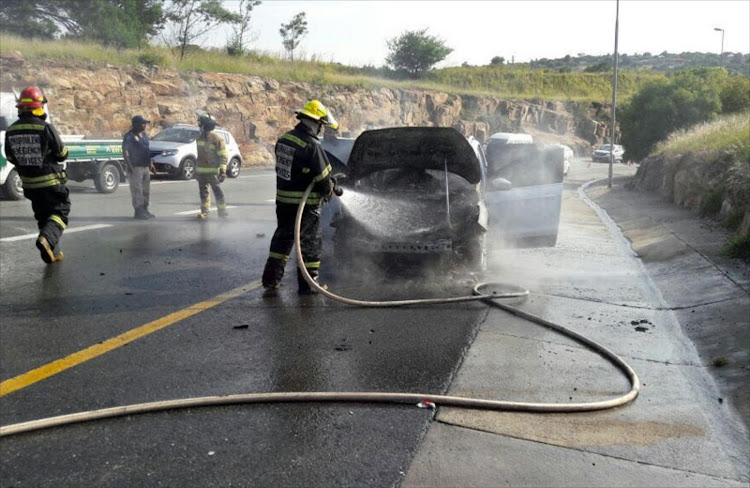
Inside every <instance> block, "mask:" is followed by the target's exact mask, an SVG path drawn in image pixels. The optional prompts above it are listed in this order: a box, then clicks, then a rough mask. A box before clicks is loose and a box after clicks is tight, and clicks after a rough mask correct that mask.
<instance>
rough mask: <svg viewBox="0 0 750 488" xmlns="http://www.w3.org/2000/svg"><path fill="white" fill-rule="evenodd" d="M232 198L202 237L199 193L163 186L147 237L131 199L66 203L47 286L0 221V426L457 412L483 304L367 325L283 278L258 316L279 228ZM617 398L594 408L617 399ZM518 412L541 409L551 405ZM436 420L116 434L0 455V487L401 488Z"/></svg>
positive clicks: (223, 423)
mask: <svg viewBox="0 0 750 488" xmlns="http://www.w3.org/2000/svg"><path fill="white" fill-rule="evenodd" d="M633 171H634V169H633V168H628V167H625V166H621V165H620V166H618V167H617V172H618V173H628V172H630V173H632V172H633ZM606 173H607V166H606V165H604V164H601V165H597V164H596V163H594V164H589V163H588V162H587V161H580V160H578V161H576V162H574V164H573V167H572V168H571V174H570V176H569V179H572V180H575V181H576V183H571V184H568V185H566V187H568V188H569V190H570V192H574V190H575V188H576V187H577V185H578V184H579V183H580V182H582V181H586V180H590V179H596V178H600V177H603V176H606ZM224 189H225V192H226V194H227V201H228V203H229V206H230V207H229V212H230V218H229V219H227V220H219V219H217V218H216V217H215V214H214V215H212V217H213V218H212V219H210V220H209V221H207V222H200V221H198V220H197V219H196V218H195V212H197V208H198V204H199V201H198V191H197V188H196V184H195V182H172V181H163V182H161V181H160V182H156V183H155V184H154V185H153V186H152V205H151V211H152V212H154V213H155V214H156V215H157V219H155V220H152V221H145V222H144V221H138V220H134V219H133V218H132V207H131V206H130V197H129V192H128V189H127V187H121V188H120V189H119V190H118V191H117V192H116V193H114V194H111V195H102V194H98V193H96V192H95V191H94V190H93V186H89V185H87V184H80V185H75V184H74V185H71V199H72V204H73V211H72V217H71V225H70V229H69V231H68V232H67V233H66V234H65V236H64V238H63V244H62V249H63V250H64V252H65V259H64V260H63V262H61V263H59V264H56V265H54V266H46V265H44V264H43V263H42V262H41V260H40V259H39V257H38V252H37V251H36V249H35V247H34V246H33V239H34V238H33V236H34V234H35V227H36V226H35V222H34V221H33V218H32V213H31V209H30V205H29V203H28V202H27V201H20V202H10V201H3V202H1V203H0V224H1V225H0V246H1V252H0V291H1V293H0V307H1V309H2V322H1V323H0V339H1V341H0V370H1V373H0V377H1V379H2V380H3V388H4V390H3V391H2V395H1V396H0V424H2V425H7V424H10V423H15V422H22V421H27V420H32V419H36V418H42V417H49V416H54V415H60V414H65V413H71V412H78V411H84V410H92V409H98V408H105V407H112V406H118V405H126V404H134V403H141V402H149V401H158V400H167V399H174V398H185V397H194V396H207V395H227V394H237V393H251V392H288V391H383V392H387V391H392V392H424V393H435V394H443V393H448V392H449V390H450V389H451V385H452V383H453V381H454V378H455V377H456V375H457V374H458V371H459V369H460V367H461V365H462V364H463V362H464V360H465V358H466V357H467V354H469V353H470V352H471V351H472V350H473V348H472V343H473V341H474V338H475V337H476V335H477V334H478V331H479V330H480V327H482V326H483V324H487V323H488V322H489V321H493V320H497V319H498V317H499V315H500V312H498V311H491V310H490V309H488V308H487V307H485V306H483V305H481V304H476V303H471V304H462V305H443V306H438V307H413V308H406V309H392V310H391V309H384V310H370V309H357V308H351V307H347V306H343V305H340V304H337V303H334V302H330V301H327V300H325V299H324V298H322V297H302V298H301V297H298V296H297V295H296V282H295V281H296V279H295V276H294V270H293V268H292V265H291V263H290V264H289V266H288V269H287V277H286V279H285V286H284V287H283V288H282V293H281V295H280V296H279V297H278V298H273V299H264V298H262V297H261V290H260V289H259V283H258V280H259V278H260V274H261V271H262V267H263V264H264V262H265V258H266V256H267V252H268V244H269V240H270V236H271V235H272V233H273V230H274V228H275V216H274V205H273V200H272V199H273V195H274V190H275V188H274V180H273V173H272V172H270V171H254V172H250V171H246V172H244V173H243V174H242V175H241V176H240V178H238V179H236V180H229V181H228V182H227V183H225V186H224ZM571 195H573V193H569V192H566V198H570V197H571ZM565 225H575V224H574V223H573V224H565ZM24 236H32V237H24ZM529 252H531V253H534V252H537V253H539V254H538V255H539V256H549V254H550V253H552V252H554V250H549V249H547V250H531V251H529ZM568 256H569V255H568ZM586 259H590V258H588V257H587V256H586V254H585V253H583V252H582V253H581V256H580V260H581V261H584V260H586ZM576 265H577V263H575V262H571V263H570V266H571V267H575V266H576ZM342 266H343V265H342V263H334V262H333V261H332V260H330V259H329V260H327V261H326V260H324V262H323V267H324V272H323V281H325V282H327V283H329V285H330V286H331V289H332V290H334V291H337V292H341V294H344V295H352V296H355V297H358V298H383V299H387V298H413V297H414V295H423V296H437V295H447V296H450V295H455V294H463V293H465V292H466V289H467V282H466V281H464V280H463V278H465V277H448V278H446V277H441V276H438V277H425V276H421V277H417V278H415V279H414V280H411V281H408V282H405V283H402V284H400V285H399V286H379V285H381V284H382V283H381V282H379V281H378V280H377V279H376V280H375V282H373V283H369V284H367V285H366V286H365V285H362V284H361V283H360V284H359V285H357V286H356V287H351V288H343V289H342V287H345V286H347V284H346V283H344V282H341V281H340V280H338V279H337V273H338V272H339V271H342V269H341V267H342ZM494 266H495V267H496V268H495V270H494V272H496V273H501V272H502V264H495V265H494ZM527 278H529V281H532V282H533V276H527ZM337 286H338V288H337ZM227 293H228V294H229V296H225V295H223V294H227ZM128 332H129V333H130V334H132V335H131V336H123V334H125V333H128ZM113 338H116V339H114V340H112V339H113ZM92 346H94V347H93V348H92ZM498 352H501V353H502V354H508V355H512V354H513V353H514V352H513V350H512V349H510V350H509V349H507V348H504V349H503V350H502V351H498ZM61 358H62V359H63V360H62V361H58V362H55V361H57V360H60V359H61ZM508 358H509V359H508V360H509V361H510V360H511V359H512V357H511V356H509V357H508ZM596 368H600V366H596ZM615 377H616V376H615ZM621 383H623V381H622V379H621V378H620V380H619V383H616V384H615V385H613V386H610V387H609V389H607V388H603V390H604V393H602V394H607V395H609V394H611V393H612V392H611V391H610V389H614V390H618V391H619V390H621V389H622V388H625V389H627V388H626V387H627V385H623V384H621ZM527 393H529V394H530V395H531V396H532V397H539V398H540V399H542V398H543V397H544V396H545V393H544V389H536V390H534V391H529V392H527ZM558 400H560V399H552V401H558ZM434 420H435V419H434V412H433V411H431V410H429V409H419V408H409V407H403V406H382V405H369V404H329V405H311V404H275V405H255V406H231V407H216V408H213V407H211V408H201V409H192V410H184V411H173V412H164V413H155V414H148V415H141V416H133V417H126V418H120V419H113V420H106V421H99V422H92V423H88V424H80V425H75V426H70V427H63V428H56V429H51V430H47V431H42V432H37V433H30V434H24V435H19V436H15V437H11V438H5V439H3V440H2V441H0V450H1V451H2V458H1V459H0V471H1V472H2V479H1V481H0V483H1V484H2V486H249V485H260V486H354V485H356V486H363V485H364V486H394V485H399V484H401V483H402V482H403V480H404V478H405V476H406V473H407V472H408V471H409V469H410V465H411V464H412V462H413V461H414V459H415V458H416V457H417V455H418V453H419V452H420V449H421V446H422V444H423V441H424V439H425V436H426V434H427V433H428V431H430V430H431V429H432V426H434V425H435V422H434ZM436 432H438V431H436Z"/></svg>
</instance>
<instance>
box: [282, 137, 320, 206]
mask: <svg viewBox="0 0 750 488" xmlns="http://www.w3.org/2000/svg"><path fill="white" fill-rule="evenodd" d="M275 153H276V203H288V204H293V205H298V204H299V203H300V201H302V195H304V193H305V190H306V189H307V187H308V186H309V185H310V183H312V182H315V183H316V185H315V186H314V187H313V191H312V192H311V193H310V196H309V197H308V199H307V203H308V204H310V205H320V204H321V203H322V202H323V199H324V198H325V197H327V196H329V195H330V194H331V191H332V186H331V182H330V175H331V164H330V163H329V162H328V158H327V157H326V154H325V151H323V149H322V148H321V147H320V141H319V140H318V137H317V136H316V135H315V134H313V133H312V132H311V131H310V130H309V129H308V128H307V127H306V126H305V125H304V124H302V123H299V124H297V126H296V127H295V128H294V129H292V130H290V131H289V132H287V133H286V134H284V135H282V136H281V137H279V140H278V141H277V142H276V148H275Z"/></svg>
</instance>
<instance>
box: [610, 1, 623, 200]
mask: <svg viewBox="0 0 750 488" xmlns="http://www.w3.org/2000/svg"><path fill="white" fill-rule="evenodd" d="M619 29H620V0H617V10H616V11H615V73H614V75H613V76H612V128H611V131H610V138H609V184H608V187H609V188H612V173H613V171H614V166H615V120H616V119H615V111H616V107H617V61H618V56H617V35H618V32H619Z"/></svg>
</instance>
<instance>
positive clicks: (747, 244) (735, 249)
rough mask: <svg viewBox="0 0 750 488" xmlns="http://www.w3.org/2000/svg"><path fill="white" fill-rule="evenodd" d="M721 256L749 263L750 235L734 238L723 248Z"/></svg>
mask: <svg viewBox="0 0 750 488" xmlns="http://www.w3.org/2000/svg"><path fill="white" fill-rule="evenodd" d="M722 254H724V255H725V256H727V257H730V258H739V259H743V260H745V261H750V234H744V235H741V236H736V237H735V238H734V239H732V240H731V241H730V242H729V244H728V245H727V246H726V247H725V248H724V250H723V252H722Z"/></svg>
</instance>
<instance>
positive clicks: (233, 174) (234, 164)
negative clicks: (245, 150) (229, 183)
mask: <svg viewBox="0 0 750 488" xmlns="http://www.w3.org/2000/svg"><path fill="white" fill-rule="evenodd" d="M240 164H241V163H240V160H239V158H232V159H231V160H230V161H229V164H228V165H227V176H228V177H230V178H237V177H238V176H239V175H240Z"/></svg>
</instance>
